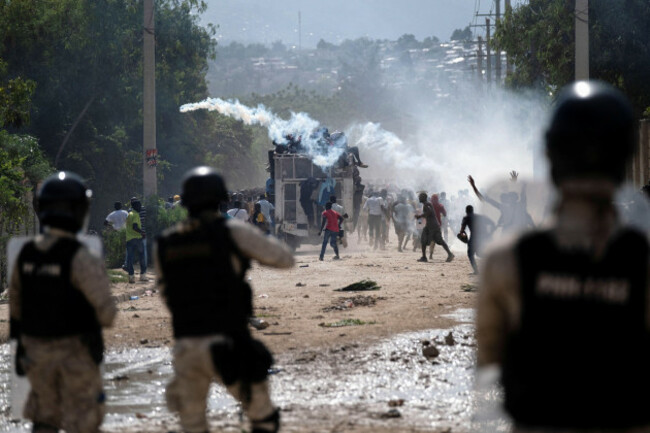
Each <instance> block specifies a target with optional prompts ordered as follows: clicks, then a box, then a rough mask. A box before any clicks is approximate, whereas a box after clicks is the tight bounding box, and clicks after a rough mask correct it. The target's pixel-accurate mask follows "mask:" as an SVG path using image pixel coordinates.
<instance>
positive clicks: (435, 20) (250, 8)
mask: <svg viewBox="0 0 650 433" xmlns="http://www.w3.org/2000/svg"><path fill="white" fill-rule="evenodd" d="M501 1H502V4H503V0H501ZM207 3H208V5H209V6H208V10H207V11H206V12H205V13H204V14H203V16H202V22H203V23H204V24H205V23H212V24H218V25H219V29H218V32H217V37H218V39H219V41H222V42H227V41H233V40H235V41H240V42H245V43H250V42H262V43H267V44H270V43H272V42H274V41H276V40H282V41H283V42H284V44H285V45H288V46H292V45H298V39H299V38H298V11H300V14H301V22H302V25H301V28H302V32H301V34H302V46H303V48H308V47H315V46H316V44H317V43H318V41H319V40H320V39H325V40H326V41H328V42H332V43H339V42H341V41H342V40H344V39H356V38H358V37H362V36H367V37H369V38H372V39H391V40H395V39H397V38H398V37H399V36H401V35H403V34H405V33H411V34H414V35H415V36H416V38H417V39H418V40H422V39H424V38H425V37H427V36H437V37H438V38H439V39H440V40H442V41H446V40H448V39H449V37H450V36H451V33H452V32H453V31H454V29H458V28H465V26H467V25H468V24H470V23H472V22H473V21H474V20H475V17H474V13H475V11H477V10H478V11H479V12H480V13H487V12H490V10H491V9H494V7H495V6H494V4H495V0H207ZM513 3H517V1H516V0H515V1H513ZM502 8H503V6H502ZM479 22H481V23H484V22H485V19H484V18H480V21H479ZM477 30H478V31H479V32H481V30H480V29H477ZM479 34H482V32H481V33H479Z"/></svg>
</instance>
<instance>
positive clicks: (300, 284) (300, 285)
mask: <svg viewBox="0 0 650 433" xmlns="http://www.w3.org/2000/svg"><path fill="white" fill-rule="evenodd" d="M306 285H307V284H304V283H296V287H305V286H306Z"/></svg>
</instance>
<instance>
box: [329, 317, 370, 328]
mask: <svg viewBox="0 0 650 433" xmlns="http://www.w3.org/2000/svg"><path fill="white" fill-rule="evenodd" d="M376 323H377V322H375V321H374V320H372V321H370V322H364V321H363V320H360V319H343V320H339V321H338V322H334V323H325V322H322V323H319V324H318V326H322V327H323V328H340V327H341V326H360V325H374V324H376Z"/></svg>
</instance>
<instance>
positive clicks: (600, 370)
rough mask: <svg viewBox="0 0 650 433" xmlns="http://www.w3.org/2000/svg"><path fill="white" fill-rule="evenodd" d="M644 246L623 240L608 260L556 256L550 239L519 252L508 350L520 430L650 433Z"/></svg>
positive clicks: (506, 372) (634, 236) (529, 242)
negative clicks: (637, 431) (646, 431)
mask: <svg viewBox="0 0 650 433" xmlns="http://www.w3.org/2000/svg"><path fill="white" fill-rule="evenodd" d="M648 252H649V247H648V242H647V240H646V238H645V237H644V236H643V235H642V234H641V233H638V232H636V231H633V230H629V229H625V230H621V231H620V232H619V233H617V234H616V235H615V236H613V238H612V239H611V241H610V242H609V244H608V246H607V249H606V252H605V253H604V255H603V257H602V258H599V259H595V258H592V257H591V256H590V255H589V254H587V253H585V252H582V251H576V250H573V251H565V250H562V249H561V248H559V247H558V245H557V244H556V242H555V240H554V239H553V237H552V235H551V233H549V232H542V233H534V234H531V235H528V236H527V237H525V238H523V239H522V240H521V241H520V242H519V244H518V246H517V258H518V261H519V271H520V280H521V287H520V294H521V302H522V305H521V307H522V308H521V317H520V320H521V322H520V323H521V325H520V328H519V330H518V331H517V332H516V333H515V334H514V335H512V336H511V337H510V338H509V340H508V342H507V347H506V356H505V360H504V365H503V385H504V389H505V406H506V409H507V410H508V412H509V413H510V414H511V415H512V417H513V418H514V420H515V421H516V422H517V423H518V424H520V425H528V426H538V427H540V426H541V427H565V428H596V427H597V428H626V427H633V426H640V425H650V411H649V410H648V409H647V403H646V402H645V400H644V399H643V398H638V397H636V394H637V393H636V392H634V391H635V390H636V391H642V390H646V389H648V387H650V368H649V367H648V366H649V365H650V332H649V331H648V311H647V310H648V258H649V253H648Z"/></svg>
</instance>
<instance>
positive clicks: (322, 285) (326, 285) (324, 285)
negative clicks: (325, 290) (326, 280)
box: [318, 284, 330, 287]
mask: <svg viewBox="0 0 650 433" xmlns="http://www.w3.org/2000/svg"><path fill="white" fill-rule="evenodd" d="M329 286H330V285H329V284H319V285H318V287H329Z"/></svg>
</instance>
